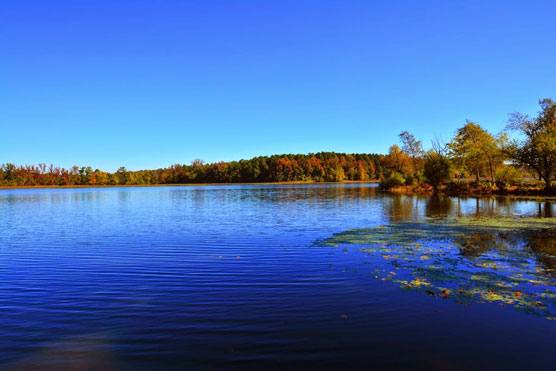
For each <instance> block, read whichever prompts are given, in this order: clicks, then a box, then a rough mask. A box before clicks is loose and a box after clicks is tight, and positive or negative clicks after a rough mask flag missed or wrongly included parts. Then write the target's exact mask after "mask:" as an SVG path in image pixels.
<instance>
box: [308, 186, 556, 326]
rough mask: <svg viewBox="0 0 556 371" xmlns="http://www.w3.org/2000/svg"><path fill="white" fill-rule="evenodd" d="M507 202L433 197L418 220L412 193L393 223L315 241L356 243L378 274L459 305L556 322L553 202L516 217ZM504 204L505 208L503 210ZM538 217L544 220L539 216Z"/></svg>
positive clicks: (396, 209)
mask: <svg viewBox="0 0 556 371" xmlns="http://www.w3.org/2000/svg"><path fill="white" fill-rule="evenodd" d="M503 201H504V200H502V201H501V200H498V199H476V200H475V205H474V207H469V205H467V208H464V207H463V206H462V205H461V201H460V200H459V199H457V200H455V201H454V199H451V198H447V197H435V196H432V197H429V198H427V199H426V202H425V204H424V216H425V217H424V218H421V219H419V218H418V217H417V216H418V215H420V213H419V212H418V208H416V207H415V206H414V205H413V204H414V203H416V201H415V198H413V199H412V198H409V197H408V198H405V199H404V197H394V198H393V199H392V201H391V203H390V207H389V208H388V212H389V218H388V219H387V220H389V221H390V224H388V225H381V226H378V227H375V228H361V229H352V230H347V231H345V232H341V233H336V234H334V235H333V236H332V237H330V238H327V239H324V240H320V241H317V242H316V243H315V244H316V245H317V246H339V247H342V248H344V249H346V248H348V247H351V248H353V247H354V246H355V247H356V250H357V251H359V252H361V253H362V259H365V260H366V263H368V264H369V266H370V267H371V271H370V272H369V273H370V275H371V276H372V277H374V278H375V279H379V280H383V281H390V282H393V283H396V284H398V285H400V287H401V288H402V289H404V290H417V291H421V292H423V293H424V294H427V295H430V296H437V297H441V298H444V299H448V298H449V299H453V300H455V301H457V302H460V303H463V304H465V303H469V302H480V303H485V302H495V303H498V304H500V305H508V306H512V307H513V308H515V309H517V310H521V311H524V312H527V313H531V314H537V315H540V316H543V317H545V318H547V319H556V287H555V286H556V282H555V281H554V278H555V275H556V225H555V223H554V219H552V216H553V214H552V204H551V203H550V202H539V214H538V216H529V217H515V216H514V217H512V216H504V213H506V215H511V214H512V213H513V212H515V210H514V209H513V208H512V207H510V208H509V209H507V208H506V210H504V207H505V205H504V202H503ZM501 205H502V212H501ZM539 216H540V217H539Z"/></svg>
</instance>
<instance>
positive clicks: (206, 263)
mask: <svg viewBox="0 0 556 371" xmlns="http://www.w3.org/2000/svg"><path fill="white" fill-rule="evenodd" d="M555 211H556V210H554V207H553V206H552V205H551V204H547V203H542V202H538V201H516V200H509V199H483V200H477V199H473V198H469V199H455V198H452V199H440V200H438V199H432V198H427V197H423V198H419V197H406V196H397V197H395V196H390V195H385V194H383V193H381V192H379V191H377V190H376V188H374V187H373V186H372V185H359V184H350V185H335V184H332V185H237V186H206V187H159V188H102V189H63V190H51V189H36V190H0V226H1V234H0V328H1V331H2V332H1V336H0V367H1V368H13V369H21V368H29V367H33V366H37V365H40V366H41V367H42V368H47V367H48V366H50V367H52V368H53V369H54V368H56V369H58V368H63V367H69V366H71V367H73V368H72V369H79V368H80V367H83V368H86V367H92V368H101V369H111V368H112V369H126V368H145V369H152V368H154V367H159V368H162V369H169V368H184V367H189V368H198V369H210V368H218V369H221V368H249V367H255V368H316V367H320V368H325V367H326V368H336V369H338V368H365V369H369V368H372V367H376V368H404V367H411V368H414V369H446V368H450V369H457V368H461V369H477V368H480V369H488V368H492V367H495V368H506V369H508V368H529V369H531V368H533V367H536V368H540V369H550V368H553V367H554V364H553V354H554V340H555V339H556V338H555V335H556V321H551V320H548V319H546V318H545V317H543V316H539V315H535V314H531V313H527V312H524V311H519V310H516V309H515V308H514V307H513V306H511V305H506V306H501V305H498V304H497V303H490V302H485V303H480V302H474V301H472V302H470V303H467V304H465V305H462V304H461V303H458V302H455V301H452V300H443V299H441V298H439V297H433V296H430V295H426V294H424V293H423V292H422V291H418V290H415V291H413V290H403V289H401V288H400V286H399V285H396V284H394V283H392V282H389V281H384V280H380V279H374V278H373V277H372V275H373V272H374V270H373V269H374V267H375V266H374V265H375V264H378V263H377V262H375V261H373V260H372V259H369V258H368V257H367V255H365V254H362V253H360V252H358V250H357V249H355V248H354V249H346V248H338V247H329V246H328V247H327V246H318V243H317V241H322V240H324V239H327V238H330V237H331V236H333V235H334V234H337V233H341V232H344V231H346V230H350V229H358V228H372V227H377V226H380V225H388V224H391V223H395V222H398V221H407V220H409V221H421V220H424V219H425V218H427V217H434V218H443V217H447V216H462V215H463V216H465V215H470V216H473V215H489V216H496V217H497V216H514V215H530V216H544V217H546V216H548V217H550V216H551V215H552V214H553V213H554V212H555ZM366 257H367V258H366ZM555 282H556V281H555Z"/></svg>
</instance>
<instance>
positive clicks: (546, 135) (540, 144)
mask: <svg viewBox="0 0 556 371" xmlns="http://www.w3.org/2000/svg"><path fill="white" fill-rule="evenodd" d="M539 104H540V110H539V112H538V114H537V115H536V116H535V117H531V116H529V115H524V114H520V113H513V114H511V115H510V119H509V121H508V125H507V127H506V129H505V130H504V131H502V132H500V133H498V134H492V133H489V132H488V131H487V130H486V129H484V128H483V127H481V125H479V124H478V123H476V122H473V121H467V122H466V123H465V124H464V125H462V126H461V127H460V128H458V129H457V130H456V132H455V133H454V137H453V138H451V139H450V140H449V141H447V142H446V141H442V140H438V139H436V140H434V141H433V142H432V143H431V148H430V149H429V150H427V151H425V150H424V149H423V145H422V142H421V141H419V140H417V139H416V138H415V136H414V135H413V134H411V133H409V132H408V131H404V132H402V133H400V134H399V139H400V145H398V144H394V145H392V146H391V147H390V148H389V151H388V153H387V154H385V155H381V154H346V153H335V152H319V153H315V154H308V155H303V154H296V155H294V154H284V155H273V156H260V157H255V158H252V159H249V160H240V161H230V162H215V163H209V164H207V163H204V162H203V161H201V160H195V161H193V162H192V163H191V164H189V165H185V164H176V165H172V166H170V167H167V168H161V169H156V170H140V171H128V170H127V169H126V168H125V167H120V168H119V169H118V170H117V171H116V172H114V173H110V172H104V171H100V170H98V169H96V170H93V169H92V168H91V167H90V166H88V167H78V166H73V167H72V168H70V169H64V168H60V167H55V166H53V165H50V166H47V165H45V164H39V165H25V166H16V165H14V164H10V163H8V164H3V165H1V166H0V185H2V186H35V185H43V186H56V185H57V186H64V185H142V184H184V183H251V182H253V183H258V182H260V183H263V182H288V181H308V182H342V181H345V180H354V181H367V180H380V183H381V186H382V187H383V188H387V189H391V188H395V187H399V186H411V187H419V186H421V185H430V186H432V187H433V188H434V189H435V190H437V189H438V188H439V187H440V186H442V185H444V184H447V183H449V184H459V183H461V182H462V181H463V180H466V181H468V180H469V179H474V180H475V181H476V182H483V183H484V182H486V183H487V186H492V187H496V186H498V187H506V186H508V185H515V184H516V183H519V182H520V181H522V180H523V179H524V178H531V177H533V178H535V179H538V181H539V182H542V185H543V186H544V188H545V189H546V190H548V191H555V190H556V187H555V186H554V180H555V178H556V103H555V102H554V101H553V100H551V99H543V100H540V101H539Z"/></svg>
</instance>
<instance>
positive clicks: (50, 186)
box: [0, 179, 380, 190]
mask: <svg viewBox="0 0 556 371" xmlns="http://www.w3.org/2000/svg"><path fill="white" fill-rule="evenodd" d="M378 183H380V181H379V180H377V179H375V180H346V181H343V182H314V181H291V182H246V183H174V184H98V185H97V184H73V185H26V186H20V185H17V186H6V185H2V186H0V190H5V189H71V188H124V187H125V188H131V187H198V186H219V185H282V184H283V185H288V184H292V185H293V184H378Z"/></svg>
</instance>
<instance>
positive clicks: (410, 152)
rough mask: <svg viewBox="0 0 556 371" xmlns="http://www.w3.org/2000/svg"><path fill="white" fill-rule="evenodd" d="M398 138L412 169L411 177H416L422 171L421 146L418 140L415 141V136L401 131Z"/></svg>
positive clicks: (422, 153) (422, 152)
mask: <svg viewBox="0 0 556 371" xmlns="http://www.w3.org/2000/svg"><path fill="white" fill-rule="evenodd" d="M398 137H399V138H400V141H401V142H402V151H403V152H404V153H405V154H407V156H409V159H410V162H411V166H412V168H413V175H417V174H418V173H419V172H420V171H421V170H422V167H423V166H422V164H423V161H422V160H423V155H424V154H425V151H423V146H422V143H421V141H420V140H417V139H415V136H414V135H413V134H411V133H410V132H408V131H402V132H401V133H400V134H399V135H398Z"/></svg>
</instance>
